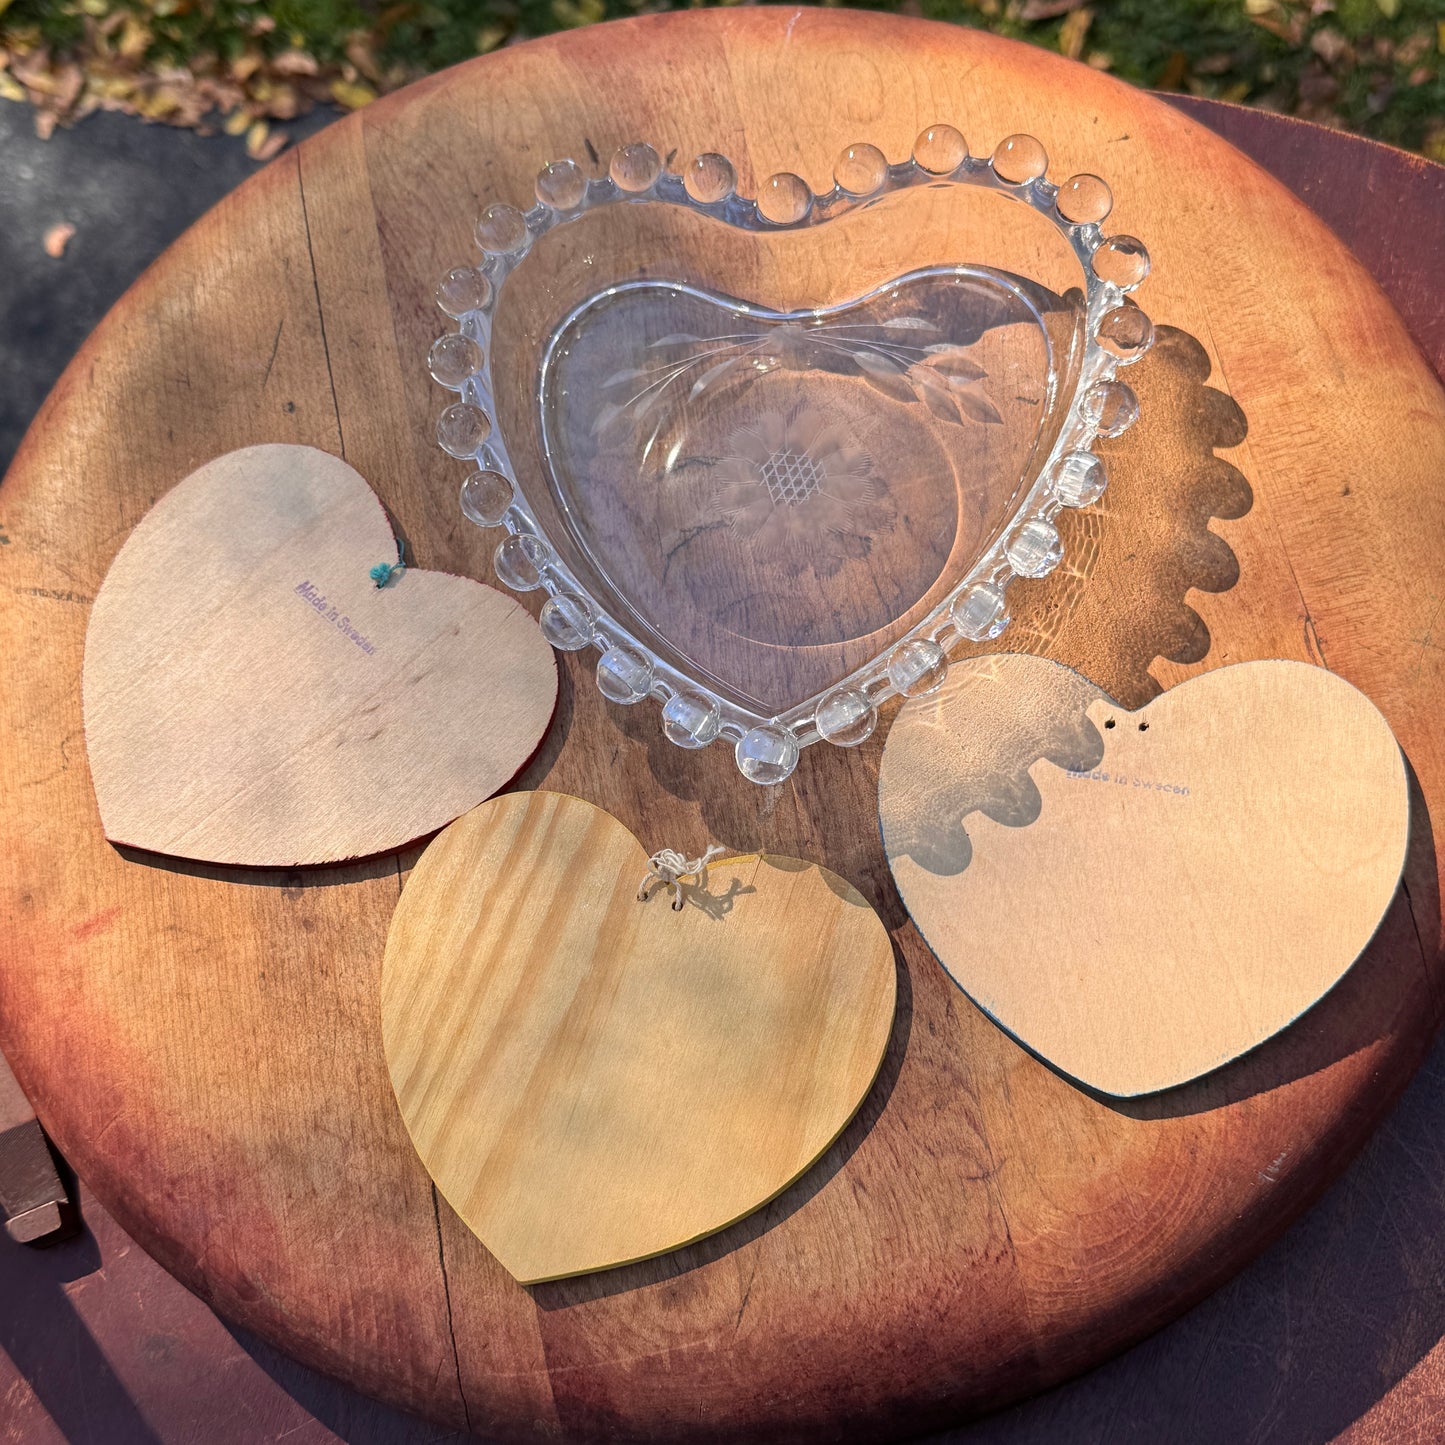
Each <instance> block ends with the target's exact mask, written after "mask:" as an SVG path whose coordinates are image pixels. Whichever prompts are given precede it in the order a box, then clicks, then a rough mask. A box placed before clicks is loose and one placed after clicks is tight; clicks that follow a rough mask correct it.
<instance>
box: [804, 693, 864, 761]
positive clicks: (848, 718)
mask: <svg viewBox="0 0 1445 1445" xmlns="http://www.w3.org/2000/svg"><path fill="white" fill-rule="evenodd" d="M813 726H814V727H816V728H817V729H818V736H819V737H820V738H822V739H823V741H824V742H825V743H833V744H834V745H835V746H837V747H840V748H856V747H857V746H858V744H859V743H861V742H866V741H867V740H868V739H869V738H870V737H872V736H873V729H874V728H876V727H877V726H878V709H877V708H876V707H874V706H873V703H872V702H871V701H870V700H869V697H868V694H867V693H866V692H860V691H859V690H858V689H857V688H856V687H839V688H834V689H833V691H832V692H830V693H829V694H828V696H827V697H825V698H824V699H823V701H822V702H820V703H819V704H818V711H817V714H816V716H815V717H814V718H813Z"/></svg>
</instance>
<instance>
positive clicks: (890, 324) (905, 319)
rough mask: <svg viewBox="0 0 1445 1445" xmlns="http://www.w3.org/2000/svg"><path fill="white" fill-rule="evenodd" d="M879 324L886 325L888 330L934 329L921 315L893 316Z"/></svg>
mask: <svg viewBox="0 0 1445 1445" xmlns="http://www.w3.org/2000/svg"><path fill="white" fill-rule="evenodd" d="M879 324H880V325H882V326H886V327H887V328H888V329H889V330H890V331H932V330H933V329H934V328H933V326H932V324H931V323H930V322H927V321H925V320H924V319H923V318H922V317H921V316H894V317H890V318H889V320H887V321H883V322H880V323H879Z"/></svg>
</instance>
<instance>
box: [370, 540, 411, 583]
mask: <svg viewBox="0 0 1445 1445" xmlns="http://www.w3.org/2000/svg"><path fill="white" fill-rule="evenodd" d="M405 571H406V558H405V556H404V555H403V553H402V543H401V542H400V541H398V542H397V544H396V561H395V562H378V563H377V564H376V566H375V567H373V568H372V569H371V571H370V573H368V574H367V575H368V576H370V578H371V580H372V581H373V582H375V583H376V585H377V586H378V587H385V586H386V584H387V583H388V582H390V581H391V580H392V578H394V577H400V576H401V574H402V573H403V572H405Z"/></svg>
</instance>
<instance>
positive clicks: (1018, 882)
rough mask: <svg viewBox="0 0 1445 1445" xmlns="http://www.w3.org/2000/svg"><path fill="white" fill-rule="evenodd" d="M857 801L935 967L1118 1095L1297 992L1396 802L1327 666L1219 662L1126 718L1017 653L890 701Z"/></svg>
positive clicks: (1353, 917)
mask: <svg viewBox="0 0 1445 1445" xmlns="http://www.w3.org/2000/svg"><path fill="white" fill-rule="evenodd" d="M878 808H879V819H880V821H881V824H882V830H883V849H884V852H885V853H886V854H887V856H888V863H889V866H890V867H891V868H892V870H893V880H894V882H895V883H896V884H897V885H898V890H899V893H900V894H901V895H902V897H903V901H904V904H905V905H906V906H907V908H908V913H909V916H910V917H911V918H912V919H913V922H914V924H915V925H916V926H917V928H918V930H919V932H920V933H921V934H922V935H923V937H924V938H925V939H926V940H927V942H928V945H929V947H930V948H931V949H932V950H933V951H934V953H935V954H936V955H937V956H938V959H939V961H940V962H941V963H942V964H943V966H944V967H945V968H946V969H947V970H948V972H949V974H950V975H951V976H952V977H953V979H954V980H955V981H956V982H957V983H958V984H959V986H960V987H961V988H962V989H963V990H964V991H965V992H966V993H967V994H968V996H969V997H970V998H971V999H973V1001H974V1002H975V1003H977V1004H978V1005H979V1007H980V1008H982V1009H983V1010H984V1011H985V1012H986V1013H987V1014H988V1015H989V1017H990V1018H993V1019H996V1020H997V1021H998V1022H999V1023H1000V1024H1001V1025H1002V1026H1003V1027H1004V1028H1006V1029H1008V1030H1009V1032H1010V1033H1012V1034H1013V1035H1014V1036H1015V1037H1016V1038H1017V1039H1019V1040H1020V1042H1022V1043H1023V1044H1024V1045H1025V1046H1026V1047H1028V1048H1031V1049H1033V1050H1034V1051H1035V1052H1036V1053H1038V1054H1039V1055H1041V1056H1042V1057H1043V1058H1044V1059H1046V1060H1047V1061H1048V1062H1049V1063H1050V1064H1052V1065H1053V1066H1054V1067H1055V1068H1058V1069H1061V1070H1062V1071H1063V1072H1064V1073H1065V1074H1067V1075H1069V1077H1070V1078H1074V1079H1077V1080H1079V1081H1080V1082H1081V1083H1083V1084H1085V1085H1086V1086H1088V1087H1090V1088H1094V1089H1098V1090H1101V1091H1102V1092H1103V1093H1106V1094H1113V1095H1120V1096H1126V1097H1137V1096H1138V1095H1141V1094H1149V1093H1154V1092H1157V1091H1159V1090H1162V1089H1168V1088H1172V1087H1174V1086H1176V1085H1178V1084H1183V1083H1186V1082H1188V1081H1189V1080H1190V1079H1194V1078H1198V1077H1199V1076H1200V1075H1201V1074H1205V1073H1207V1072H1208V1071H1209V1070H1211V1069H1215V1068H1218V1067H1219V1066H1220V1065H1221V1064H1224V1063H1227V1062H1228V1061H1229V1060H1231V1059H1234V1058H1238V1057H1239V1055H1241V1054H1243V1053H1245V1052H1246V1051H1247V1050H1249V1049H1252V1048H1255V1047H1256V1046H1257V1045H1259V1044H1261V1043H1263V1042H1264V1040H1265V1039H1267V1038H1269V1037H1270V1036H1271V1035H1272V1034H1275V1033H1277V1032H1278V1031H1279V1030H1280V1029H1281V1028H1284V1027H1286V1026H1287V1025H1289V1024H1291V1023H1293V1022H1294V1021H1295V1020H1296V1019H1297V1018H1298V1017H1299V1016H1300V1015H1301V1014H1302V1013H1304V1012H1305V1010H1306V1009H1308V1008H1311V1007H1313V1006H1314V1004H1316V1003H1318V1002H1319V1000H1320V999H1321V998H1322V997H1323V996H1324V995H1325V993H1327V992H1328V991H1329V990H1330V989H1331V988H1333V987H1334V986H1335V984H1336V983H1338V982H1339V980H1340V978H1341V976H1342V975H1343V974H1344V972H1345V970H1346V969H1347V968H1349V967H1350V965H1351V964H1352V963H1353V962H1354V961H1355V959H1356V957H1357V956H1358V955H1359V954H1360V952H1361V951H1362V950H1363V949H1364V947H1365V945H1366V944H1367V943H1368V942H1369V940H1370V938H1371V936H1372V935H1373V934H1374V932H1375V929H1376V928H1377V927H1378V926H1379V923H1380V919H1381V918H1382V917H1383V916H1384V914H1385V910H1386V909H1387V908H1388V907H1389V905H1390V900H1391V899H1392V898H1393V897H1394V895H1395V890H1396V889H1397V887H1398V886H1399V882H1400V870H1401V868H1402V867H1403V865H1404V862H1405V844H1406V839H1407V836H1408V832H1409V821H1410V817H1409V814H1410V810H1409V802H1408V787H1407V784H1406V779H1405V764H1404V759H1403V758H1402V757H1401V755H1400V749H1399V747H1398V746H1397V745H1396V743H1395V740H1394V738H1393V737H1392V736H1391V734H1390V729H1389V728H1388V727H1387V726H1386V724H1385V720H1384V719H1383V718H1382V717H1381V716H1380V714H1379V712H1378V711H1377V710H1376V709H1375V707H1374V705H1373V704H1372V703H1371V702H1370V700H1369V699H1368V698H1367V697H1365V696H1364V694H1363V693H1361V692H1358V691H1357V690H1356V689H1354V688H1352V687H1351V686H1350V685H1349V684H1348V683H1346V682H1342V681H1341V680H1340V679H1339V678H1338V677H1336V676H1335V675H1334V674H1333V673H1331V672H1329V671H1328V670H1327V669H1326V668H1322V667H1315V666H1312V665H1311V664H1309V663H1304V662H1273V661H1268V660H1264V661H1258V662H1241V663H1236V664H1235V665H1234V666H1232V667H1223V668H1217V669H1215V670H1214V671H1211V672H1206V673H1202V674H1200V675H1199V676H1198V677H1192V678H1189V679H1187V680H1186V681H1184V682H1181V683H1178V684H1176V685H1175V686H1174V687H1172V688H1170V689H1169V691H1168V692H1166V693H1163V694H1162V695H1161V696H1159V697H1157V698H1155V699H1154V700H1153V701H1152V702H1149V703H1145V705H1144V706H1143V707H1142V708H1139V709H1137V710H1135V711H1132V712H1131V711H1128V710H1127V709H1123V708H1120V707H1119V706H1118V704H1117V703H1115V702H1114V701H1113V700H1112V699H1110V698H1109V697H1107V696H1106V695H1105V694H1104V693H1103V692H1101V691H1100V690H1099V689H1098V688H1097V687H1095V686H1094V685H1093V684H1092V683H1091V682H1089V681H1088V679H1087V678H1084V677H1081V676H1080V675H1079V674H1078V673H1076V672H1074V671H1072V670H1071V669H1069V668H1066V667H1063V666H1061V665H1060V664H1058V663H1056V662H1050V661H1049V660H1048V659H1047V658H1042V657H1032V656H1030V655H1029V654H1027V653H1017V652H1016V653H1003V654H1000V655H999V656H997V657H979V658H972V659H969V660H968V661H967V662H960V663H958V664H956V665H955V666H954V668H953V669H952V671H951V672H950V673H949V675H948V679H947V681H946V682H945V683H944V685H943V687H942V688H941V689H940V690H939V691H938V692H937V693H934V694H933V695H932V696H930V697H926V698H917V699H914V700H913V701H911V702H908V703H905V704H904V705H903V707H902V708H901V709H900V710H899V713H898V716H897V717H896V718H895V719H894V722H893V727H892V728H891V729H890V730H889V733H888V738H887V740H886V742H885V743H884V747H883V764H882V768H881V770H880V773H879V779H878ZM1162 920H1167V926H1162V927H1161V921H1162Z"/></svg>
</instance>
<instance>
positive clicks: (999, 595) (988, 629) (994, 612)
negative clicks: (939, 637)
mask: <svg viewBox="0 0 1445 1445" xmlns="http://www.w3.org/2000/svg"><path fill="white" fill-rule="evenodd" d="M950 615H951V616H952V618H953V625H954V626H955V627H956V628H958V630H959V632H960V633H961V634H962V635H963V636H964V637H966V638H968V640H969V641H970V642H988V641H990V640H991V639H992V638H995V637H997V636H998V635H999V633H1000V632H1002V631H1003V630H1004V628H1005V627H1007V626H1008V623H1009V616H1008V603H1007V602H1006V601H1005V599H1004V594H1003V588H1002V587H995V586H994V585H993V583H991V582H979V583H976V584H975V585H974V586H972V587H970V588H969V589H968V591H967V592H965V593H963V594H962V595H961V596H960V597H959V598H958V600H957V601H956V602H955V603H954V604H953V611H952V613H951V614H950Z"/></svg>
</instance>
